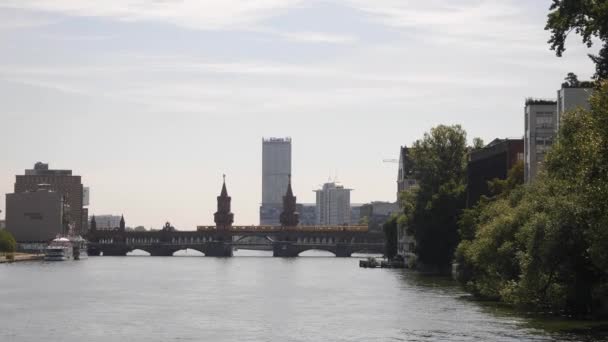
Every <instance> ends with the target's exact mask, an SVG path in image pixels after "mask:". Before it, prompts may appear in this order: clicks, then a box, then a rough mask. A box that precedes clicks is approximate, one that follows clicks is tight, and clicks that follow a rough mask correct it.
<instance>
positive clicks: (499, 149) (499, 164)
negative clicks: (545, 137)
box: [467, 139, 524, 208]
mask: <svg viewBox="0 0 608 342" xmlns="http://www.w3.org/2000/svg"><path fill="white" fill-rule="evenodd" d="M523 160H524V140H523V139H495V140H494V141H492V142H491V143H489V144H488V145H487V146H485V147H483V148H480V149H477V150H474V151H472V152H471V153H470V154H469V161H468V166H467V208H470V207H472V206H474V205H475V204H476V203H477V202H478V201H479V199H480V198H481V196H488V195H490V191H489V188H488V182H489V181H491V180H493V179H506V178H507V174H508V172H509V170H511V168H512V167H513V166H515V164H517V163H518V162H523Z"/></svg>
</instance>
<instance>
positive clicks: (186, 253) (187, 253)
mask: <svg viewBox="0 0 608 342" xmlns="http://www.w3.org/2000/svg"><path fill="white" fill-rule="evenodd" d="M173 256H179V257H194V256H205V252H204V251H202V250H200V249H198V248H182V249H178V250H176V251H174V252H173Z"/></svg>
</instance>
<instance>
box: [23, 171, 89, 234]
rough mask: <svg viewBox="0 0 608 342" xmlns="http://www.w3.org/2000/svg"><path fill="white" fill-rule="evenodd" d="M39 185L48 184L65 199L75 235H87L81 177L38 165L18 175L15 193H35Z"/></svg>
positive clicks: (70, 172) (69, 172)
mask: <svg viewBox="0 0 608 342" xmlns="http://www.w3.org/2000/svg"><path fill="white" fill-rule="evenodd" d="M39 184H48V185H49V186H50V190H52V191H55V192H57V193H59V194H60V195H61V196H63V197H64V198H65V201H66V205H69V207H70V224H72V225H73V227H74V233H77V234H84V233H86V227H87V224H86V221H87V216H86V215H85V216H83V213H84V210H83V209H84V202H83V199H84V187H83V186H82V181H81V177H80V176H74V175H72V170H51V169H49V165H48V164H44V163H41V162H38V163H36V165H34V168H33V169H31V170H25V175H17V176H16V180H15V193H24V192H28V191H29V192H34V191H37V190H38V185H39Z"/></svg>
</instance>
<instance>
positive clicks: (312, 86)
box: [0, 0, 594, 230]
mask: <svg viewBox="0 0 608 342" xmlns="http://www.w3.org/2000/svg"><path fill="white" fill-rule="evenodd" d="M550 3H551V1H550V0H539V1H527V0H429V1H417V0H374V1H364V0H344V1H316V0H307V1H296V0H280V1H279V0H265V1H250V0H210V1H195V0H181V1H172V0H163V1H158V0H137V1H135V0H106V1H92V0H73V1H72V0H4V1H2V2H1V3H0V41H1V44H0V104H1V107H0V128H1V130H0V154H1V157H0V158H1V159H0V160H2V163H1V164H0V193H1V194H2V196H0V209H1V210H2V213H0V218H4V210H5V197H4V194H5V193H10V192H12V191H13V186H14V182H15V175H16V174H22V173H23V172H24V170H25V169H30V168H32V167H33V165H34V163H35V162H37V161H42V162H47V163H49V164H50V167H51V168H53V169H72V170H73V171H74V174H76V175H81V176H82V181H83V184H84V185H85V186H88V187H90V188H91V203H90V206H89V213H90V214H115V215H121V214H124V215H125V219H126V222H127V225H129V226H133V227H134V226H138V225H144V226H146V227H147V228H149V227H155V228H160V227H161V226H162V225H163V224H164V222H165V221H170V222H171V223H172V224H173V225H174V226H175V227H177V228H178V229H184V230H188V229H195V227H196V225H204V224H211V223H212V222H213V213H214V212H215V210H216V196H217V195H218V194H219V192H220V189H221V182H222V174H226V175H227V178H226V179H227V186H228V192H229V194H230V195H231V196H232V211H233V212H234V213H235V224H255V223H257V222H258V210H259V205H260V202H261V181H262V180H261V174H262V137H275V136H276V137H285V136H290V137H291V138H292V139H293V142H292V174H293V190H294V193H295V195H296V196H297V197H298V201H299V202H301V203H314V202H315V194H314V192H313V190H315V189H318V188H319V187H320V184H322V183H324V182H326V181H327V180H328V178H329V177H332V178H335V177H336V176H337V178H338V180H339V181H341V182H342V183H343V184H344V185H346V186H347V187H349V188H352V189H354V191H353V192H352V195H351V196H352V197H351V201H352V202H353V203H365V202H370V201H394V200H395V192H396V178H397V164H392V163H383V162H382V160H383V159H398V158H399V147H400V146H401V145H405V144H407V145H410V144H411V143H412V142H413V141H414V140H416V139H418V138H420V137H421V136H422V134H423V133H424V132H426V131H428V130H429V129H430V128H431V127H433V126H435V125H438V124H442V123H443V124H461V125H462V126H463V127H464V128H465V129H466V130H467V132H468V137H469V141H471V140H472V139H473V138H474V137H481V138H483V139H484V140H485V141H486V142H489V141H491V140H493V139H494V138H497V137H501V138H504V137H521V136H523V134H524V100H525V98H526V97H539V98H555V97H556V91H557V89H558V88H559V86H560V84H561V83H562V82H563V78H564V77H565V76H566V74H567V73H568V72H575V73H576V74H578V75H579V78H580V79H588V78H589V77H590V75H591V74H592V73H593V71H594V66H593V64H592V63H591V61H590V60H589V59H588V57H587V53H589V52H593V50H591V51H590V50H588V49H587V48H585V47H584V46H583V44H581V43H580V38H579V37H577V36H574V35H573V36H572V37H571V38H570V39H571V43H570V44H568V50H567V51H566V53H565V54H564V57H563V58H558V57H556V56H555V55H554V52H553V51H550V50H549V47H548V45H547V43H546V42H547V40H548V39H549V34H548V33H547V32H546V31H544V25H545V21H546V15H547V12H548V8H549V6H550Z"/></svg>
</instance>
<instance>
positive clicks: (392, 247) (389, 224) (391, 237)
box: [382, 216, 398, 259]
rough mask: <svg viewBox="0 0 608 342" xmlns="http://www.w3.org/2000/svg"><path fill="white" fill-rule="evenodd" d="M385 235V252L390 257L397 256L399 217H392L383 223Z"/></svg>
mask: <svg viewBox="0 0 608 342" xmlns="http://www.w3.org/2000/svg"><path fill="white" fill-rule="evenodd" d="M382 230H383V231H384V236H385V237H386V247H385V249H386V250H385V254H386V257H387V258H388V259H393V258H395V257H396V256H397V248H398V246H397V238H398V237H397V217H396V216H393V217H391V218H390V219H389V220H388V221H386V223H384V224H383V225H382Z"/></svg>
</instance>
